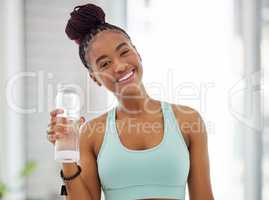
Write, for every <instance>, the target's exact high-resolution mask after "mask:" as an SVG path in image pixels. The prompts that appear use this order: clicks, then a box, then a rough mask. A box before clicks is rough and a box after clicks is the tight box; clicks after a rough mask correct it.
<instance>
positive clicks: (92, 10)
mask: <svg viewBox="0 0 269 200" xmlns="http://www.w3.org/2000/svg"><path fill="white" fill-rule="evenodd" d="M70 15H71V17H70V19H69V20H68V22H67V25H66V28H65V33H66V34H67V36H68V37H69V38H70V39H71V40H75V41H76V42H77V43H78V44H79V43H80V42H81V40H82V39H83V38H84V36H85V35H86V34H88V33H89V32H90V31H91V30H92V29H95V28H96V27H97V26H98V25H100V24H104V23H105V13H104V11H103V10H102V8H100V7H98V6H96V5H94V4H85V5H81V6H76V7H75V8H74V10H73V12H71V13H70Z"/></svg>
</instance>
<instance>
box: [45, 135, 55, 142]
mask: <svg viewBox="0 0 269 200" xmlns="http://www.w3.org/2000/svg"><path fill="white" fill-rule="evenodd" d="M47 138H48V141H49V142H50V143H52V144H55V142H56V137H55V134H52V135H47Z"/></svg>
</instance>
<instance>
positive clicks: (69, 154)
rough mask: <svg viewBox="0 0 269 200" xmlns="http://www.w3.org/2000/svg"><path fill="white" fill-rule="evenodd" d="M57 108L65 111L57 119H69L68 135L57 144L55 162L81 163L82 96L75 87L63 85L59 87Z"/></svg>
mask: <svg viewBox="0 0 269 200" xmlns="http://www.w3.org/2000/svg"><path fill="white" fill-rule="evenodd" d="M56 108H61V109H63V110H64V112H63V113H62V114H58V115H57V117H66V118H67V119H68V127H69V130H70V131H68V134H66V135H64V136H63V137H62V138H60V139H57V140H56V142H55V160H56V161H58V162H60V163H71V162H78V161H79V118H80V94H79V92H78V89H77V88H76V87H74V85H70V84H69V85H68V84H61V85H59V86H58V90H57V96H56Z"/></svg>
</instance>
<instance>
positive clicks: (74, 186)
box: [48, 109, 101, 200]
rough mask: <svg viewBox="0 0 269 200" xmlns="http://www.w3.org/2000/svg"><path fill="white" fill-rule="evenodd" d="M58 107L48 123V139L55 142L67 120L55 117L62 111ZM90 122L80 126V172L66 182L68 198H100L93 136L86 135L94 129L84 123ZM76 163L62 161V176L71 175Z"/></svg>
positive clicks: (82, 121)
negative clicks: (88, 127)
mask: <svg viewBox="0 0 269 200" xmlns="http://www.w3.org/2000/svg"><path fill="white" fill-rule="evenodd" d="M62 112H63V111H62V110H60V109H55V110H53V111H52V112H51V113H50V116H51V123H50V124H49V127H48V128H49V132H50V134H49V135H48V136H49V137H48V140H49V141H50V142H51V143H52V144H55V141H56V140H57V138H61V137H64V135H65V134H68V133H67V132H65V130H64V127H68V120H67V119H66V118H63V117H57V114H60V113H62ZM84 122H85V119H84V118H83V117H81V118H80V124H83V123H84ZM90 123H91V122H88V123H84V124H83V125H82V127H81V128H80V166H81V174H80V175H79V176H78V177H76V178H75V179H73V180H71V181H67V182H66V187H67V193H68V195H67V197H66V199H68V200H77V199H80V200H100V199H101V189H100V188H101V187H100V183H99V179H98V175H97V164H96V158H95V154H94V153H93V137H91V138H90V137H88V136H89V135H91V134H93V133H91V132H95V130H92V129H87V128H85V127H87V126H86V125H88V124H90ZM90 131H91V132H90ZM77 170H78V168H77V164H76V163H63V173H64V176H72V175H73V174H75V173H76V172H77Z"/></svg>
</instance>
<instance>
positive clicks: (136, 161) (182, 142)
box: [47, 4, 214, 200]
mask: <svg viewBox="0 0 269 200" xmlns="http://www.w3.org/2000/svg"><path fill="white" fill-rule="evenodd" d="M66 33H67V35H68V37H69V38H70V39H71V40H75V42H76V43H77V44H78V45H79V55H80V58H81V60H82V63H83V64H84V66H85V67H86V68H87V70H88V72H89V76H90V77H91V78H92V79H93V80H94V81H95V82H96V83H97V84H98V85H99V86H103V87H105V88H106V89H108V90H109V91H110V92H112V93H113V94H114V95H115V97H116V98H117V100H118V105H117V106H116V107H113V108H112V109H111V110H109V111H108V112H106V113H104V114H102V115H101V116H99V117H97V118H95V119H93V120H91V121H88V122H85V119H84V118H83V117H81V119H80V123H81V125H82V127H81V128H80V162H79V163H71V164H63V170H62V176H63V177H72V176H73V177H72V178H70V179H71V180H69V181H66V187H67V192H68V196H67V198H68V199H72V200H78V199H79V200H90V199H92V200H99V199H101V188H102V189H103V191H104V195H105V199H106V200H134V199H180V200H183V199H185V189H186V187H185V186H186V185H187V184H188V189H189V196H190V199H191V200H213V199H214V198H213V194H212V189H211V183H210V169H209V158H208V147H207V134H206V130H205V126H204V123H203V120H202V119H201V116H200V115H199V113H198V112H197V111H195V110H194V109H192V108H190V107H187V106H183V105H176V104H172V103H168V102H166V101H158V100H155V99H153V98H151V97H150V96H149V95H148V94H147V92H146V90H145V88H144V85H143V83H142V81H141V80H142V75H143V68H142V62H141V57H140V55H139V53H138V52H137V49H136V48H135V46H134V45H133V44H132V42H131V39H130V37H129V36H128V34H127V33H126V32H125V31H124V30H122V29H121V28H119V27H117V26H114V25H112V24H109V23H106V22H105V13H104V12H103V10H102V9H101V8H100V7H98V6H96V5H93V4H86V5H82V6H76V7H75V8H74V10H73V12H72V13H71V17H70V19H69V21H68V23H67V26H66ZM164 37H165V36H164ZM152 73H154V72H152ZM61 112H62V110H58V109H56V110H53V111H52V112H51V123H50V124H49V128H48V130H47V132H48V139H49V141H50V142H51V143H53V144H54V143H55V141H56V140H57V138H61V137H64V135H65V134H68V131H70V130H69V129H68V128H65V127H66V126H67V123H68V122H67V120H66V119H64V118H60V117H57V114H58V113H61ZM78 166H80V169H81V173H79V167H78ZM75 174H76V175H75ZM74 175H75V176H74Z"/></svg>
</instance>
